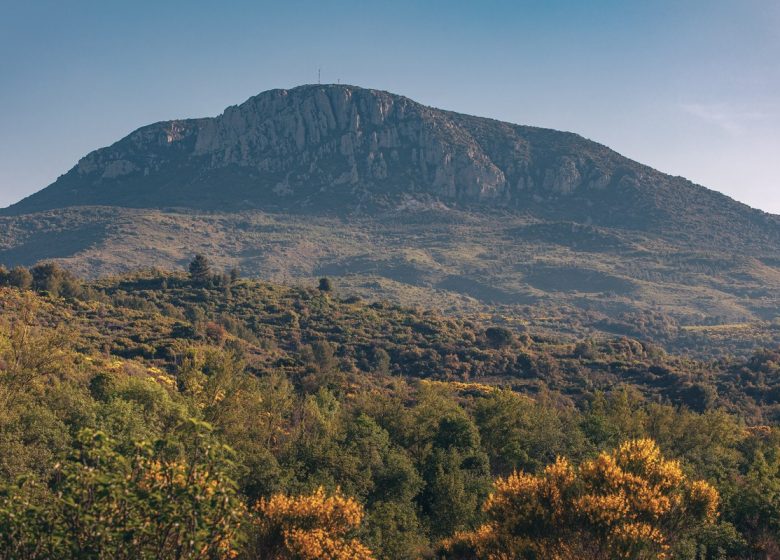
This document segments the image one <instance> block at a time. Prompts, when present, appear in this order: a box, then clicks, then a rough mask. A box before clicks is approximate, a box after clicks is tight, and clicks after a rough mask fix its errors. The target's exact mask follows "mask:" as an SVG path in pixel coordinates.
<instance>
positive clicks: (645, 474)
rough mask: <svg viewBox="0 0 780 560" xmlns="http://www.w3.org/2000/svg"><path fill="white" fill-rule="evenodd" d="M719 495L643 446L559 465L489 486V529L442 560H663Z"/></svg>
mask: <svg viewBox="0 0 780 560" xmlns="http://www.w3.org/2000/svg"><path fill="white" fill-rule="evenodd" d="M718 502H719V496H718V492H717V491H716V490H715V488H713V487H712V486H711V485H710V484H708V483H707V482H704V481H699V480H695V481H691V480H689V479H688V478H687V477H686V476H685V474H684V473H683V471H682V469H681V468H680V465H679V463H678V462H677V461H670V460H667V459H664V458H663V456H662V454H661V451H660V450H659V448H658V446H657V445H656V443H655V442H654V441H652V440H649V439H639V440H633V441H628V442H626V443H624V444H622V445H621V446H620V447H619V448H618V449H616V450H614V451H613V452H612V453H601V454H600V455H598V456H597V457H596V458H595V459H593V460H590V461H585V462H584V463H582V464H581V465H580V466H579V468H575V467H573V466H572V465H571V464H570V463H569V462H568V461H567V460H566V459H562V458H559V459H558V460H557V461H556V462H555V463H554V464H552V465H550V466H548V467H547V468H546V469H545V470H544V472H542V473H541V474H540V475H538V476H537V475H530V474H526V473H515V474H512V475H511V476H509V477H507V478H505V479H499V480H497V481H496V483H495V491H494V493H493V494H491V496H490V497H489V498H488V500H487V502H486V504H485V513H486V515H487V518H488V522H487V523H486V524H484V525H483V526H481V527H479V528H478V529H477V530H475V531H472V532H468V533H461V534H457V535H455V536H454V537H453V538H452V539H449V540H448V541H446V542H445V543H444V544H443V547H442V555H443V557H445V558H479V559H485V560H508V559H515V558H548V559H551V560H574V559H580V558H592V559H614V558H627V559H629V558H630V559H641V558H647V559H664V558H669V557H670V556H669V555H670V551H671V549H672V547H673V545H674V544H675V542H676V541H677V540H678V539H679V538H681V537H682V536H684V533H685V531H687V530H689V529H690V528H692V527H695V526H697V525H699V524H702V523H708V522H712V521H714V520H715V518H716V516H717V509H718Z"/></svg>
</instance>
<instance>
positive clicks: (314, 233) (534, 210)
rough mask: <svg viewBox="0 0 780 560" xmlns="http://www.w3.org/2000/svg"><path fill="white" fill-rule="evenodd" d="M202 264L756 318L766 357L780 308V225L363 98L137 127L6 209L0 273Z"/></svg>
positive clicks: (665, 329) (589, 154) (733, 205)
mask: <svg viewBox="0 0 780 560" xmlns="http://www.w3.org/2000/svg"><path fill="white" fill-rule="evenodd" d="M196 251H201V252H204V253H206V254H208V255H209V256H210V257H211V258H212V259H213V260H214V261H215V262H216V264H217V265H219V266H233V265H238V266H240V267H241V268H242V270H244V271H245V272H246V273H249V274H257V275H260V276H263V277H267V278H270V279H274V280H281V281H289V280H291V279H292V280H296V279H297V280H306V279H309V278H312V277H315V276H318V275H323V274H327V275H331V276H338V277H340V278H341V279H340V281H339V283H340V285H341V286H342V287H344V288H346V289H350V290H354V291H355V292H357V293H361V294H363V295H370V296H376V295H377V294H379V295H381V296H382V297H391V298H393V299H398V300H401V301H403V302H404V303H414V304H423V305H434V306H436V307H440V308H444V309H455V310H458V309H464V308H468V309H471V310H480V311H485V310H487V311H490V312H495V311H496V310H497V309H499V308H500V307H501V306H505V307H507V309H508V310H509V311H508V312H509V313H510V314H516V313H518V310H519V309H520V308H522V309H523V313H525V314H526V315H531V316H530V317H529V318H528V320H529V321H530V322H532V323H539V322H541V323H544V318H549V317H550V316H551V315H555V314H560V315H563V316H566V317H569V319H568V320H569V322H570V329H571V330H574V331H576V332H578V333H579V334H581V332H582V331H583V330H588V329H593V330H595V332H603V331H606V332H621V333H626V334H636V333H639V334H642V333H645V332H652V333H654V336H656V337H663V336H667V335H666V334H664V333H667V334H668V333H669V332H675V333H677V334H676V335H675V336H676V337H678V338H679V337H680V336H682V335H683V334H685V336H686V337H690V336H692V335H691V333H690V332H688V331H685V332H684V331H683V329H688V328H692V327H696V328H699V327H706V328H710V327H714V326H720V327H723V325H731V326H734V325H736V326H734V327H733V328H735V329H737V330H740V332H742V330H744V329H745V328H747V329H748V330H749V331H750V332H751V333H755V326H756V325H757V324H759V323H760V324H761V327H760V329H759V330H760V331H761V333H763V334H761V335H760V336H759V338H755V337H753V338H750V337H748V338H749V341H750V343H756V342H757V341H761V342H765V341H766V340H767V339H772V337H773V336H774V335H773V334H771V333H773V332H774V331H771V332H770V331H767V330H766V329H768V328H769V326H768V325H770V323H771V322H772V321H773V320H774V319H775V318H776V317H778V316H779V315H780V312H778V309H780V305H778V302H779V301H780V218H778V216H774V215H770V214H766V213H764V212H761V211H759V210H755V209H752V208H749V207H748V206H746V205H744V204H740V203H738V202H736V201H734V200H732V199H730V198H728V197H726V196H724V195H722V194H719V193H717V192H714V191H711V190H708V189H706V188H704V187H701V186H698V185H695V184H693V183H691V182H690V181H687V180H686V179H683V178H680V177H672V176H669V175H666V174H663V173H661V172H659V171H656V170H654V169H651V168H649V167H647V166H644V165H641V164H639V163H636V162H634V161H632V160H630V159H627V158H625V157H623V156H621V155H620V154H618V153H616V152H615V151H613V150H611V149H609V148H607V147H605V146H603V145H600V144H598V143H595V142H592V141H590V140H587V139H585V138H583V137H581V136H578V135H576V134H572V133H568V132H559V131H555V130H549V129H542V128H535V127H528V126H521V125H515V124H510V123H505V122H500V121H496V120H491V119H485V118H479V117H473V116H468V115H462V114H458V113H453V112H449V111H444V110H440V109H435V108H431V107H426V106H424V105H421V104H419V103H416V102H414V101H412V100H410V99H408V98H406V97H402V96H399V95H394V94H391V93H388V92H384V91H377V90H369V89H362V88H358V87H354V86H346V85H307V86H301V87H297V88H294V89H290V90H281V89H280V90H271V91H268V92H264V93H261V94H259V95H257V96H255V97H252V98H250V99H249V100H247V101H246V102H244V103H242V104H241V105H238V106H233V107H229V108H228V109H226V110H225V111H224V113H223V114H221V115H219V116H217V117H214V118H200V119H185V120H175V121H167V122H160V123H156V124H152V125H149V126H145V127H143V128H140V129H138V130H136V131H135V132H133V133H131V134H130V135H128V136H127V137H125V138H123V139H121V140H119V141H118V142H116V143H115V144H113V145H111V146H109V147H106V148H102V149H99V150H96V151H94V152H92V153H90V154H88V155H87V156H86V157H84V158H83V159H82V160H81V161H79V162H78V164H77V165H76V166H75V167H74V168H73V169H71V170H70V171H68V172H67V173H66V174H65V175H63V176H61V177H60V178H59V179H57V181H55V182H54V183H53V184H52V185H50V186H49V187H47V188H45V189H43V190H41V191H40V192H38V193H36V194H34V195H32V196H30V197H28V198H26V199H24V200H22V201H20V202H19V203H17V204H15V205H13V206H11V207H9V208H7V209H4V210H2V211H0V262H3V263H5V264H6V265H14V264H31V263H33V262H35V261H37V260H40V259H56V260H60V261H61V262H63V264H65V265H66V266H69V267H70V268H72V269H74V270H76V271H77V272H80V273H82V274H86V275H97V274H101V273H107V272H117V271H126V270H128V269H130V268H133V267H138V266H160V267H167V268H170V267H173V266H181V265H183V264H186V262H187V260H188V259H189V258H191V255H192V254H193V253H194V252H196ZM529 305H530V306H531V307H532V308H533V310H532V311H531V310H529V308H527V307H526V306H529ZM659 317H660V319H659ZM637 324H638V326H637ZM648 325H649V326H648ZM745 325H748V326H747V327H745ZM555 328H560V325H559V324H558V322H557V321H556V323H555ZM731 328H732V327H729V329H731ZM634 331H636V332H634ZM696 332H699V331H696ZM767 333H769V334H767ZM752 336H753V335H752V334H751V337H752ZM767 337H768V338H767ZM692 344H693V343H692ZM746 344H747V343H746ZM694 345H695V344H694Z"/></svg>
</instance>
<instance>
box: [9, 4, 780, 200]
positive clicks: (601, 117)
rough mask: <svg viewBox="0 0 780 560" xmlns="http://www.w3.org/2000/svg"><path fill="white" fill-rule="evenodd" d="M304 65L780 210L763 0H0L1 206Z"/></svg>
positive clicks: (291, 76)
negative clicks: (563, 134) (562, 135)
mask: <svg viewBox="0 0 780 560" xmlns="http://www.w3.org/2000/svg"><path fill="white" fill-rule="evenodd" d="M317 68H322V79H323V82H336V81H337V80H341V82H342V83H350V84H355V85H360V86H364V87H372V88H380V89H386V90H390V91H393V92H395V93H400V94H404V95H407V96H409V97H412V98H413V99H416V100H418V101H420V102H423V103H425V104H428V105H434V106H437V107H442V108H445V109H451V110H456V111H461V112H465V113H471V114H476V115H482V116H490V117H494V118H498V119H502V120H507V121H512V122H517V123H522V124H532V125H538V126H545V127H550V128H557V129H562V130H570V131H574V132H578V133H580V134H582V135H584V136H586V137H588V138H591V139H594V140H597V141H599V142H602V143H604V144H607V145H609V146H610V147H612V148H614V149H615V150H617V151H618V152H620V153H622V154H624V155H626V156H629V157H631V158H633V159H636V160H639V161H641V162H643V163H647V164H649V165H652V166H653V167H656V168H658V169H660V170H662V171H665V172H668V173H672V174H675V175H683V176H685V177H688V178H690V179H691V180H694V181H696V182H698V183H701V184H703V185H705V186H708V187H711V188H714V189H717V190H720V191H722V192H724V193H726V194H729V195H730V196H732V197H734V198H736V199H738V200H741V201H744V202H747V203H749V204H751V205H753V206H757V207H760V208H762V209H764V210H767V211H772V212H776V213H780V182H779V181H778V177H779V176H780V2H779V1H778V0H731V1H726V0H675V1H671V0H669V1H666V0H652V1H650V0H615V1H612V0H588V1H584V0H582V1H580V0H569V1H562V0H561V1H556V0H537V1H533V2H530V1H521V0H507V1H498V0H479V1H473V2H459V1H457V0H447V1H438V0H417V1H406V0H393V1H387V0H386V1H382V2H374V1H371V0H360V1H354V2H352V1H327V0H319V1H311V2H306V1H295V0H285V1H279V2H263V1H248V0H247V1H232V2H231V1H227V0H226V1H220V2H217V1H211V2H202V1H198V0H186V1H176V0H154V1H144V0H133V1H125V2H120V1H109V0H92V1H86V0H68V1H62V0H53V1H36V0H19V1H17V0H0V206H6V205H8V204H11V203H12V202H15V201H16V200H19V199H20V198H22V197H23V196H25V195H28V194H30V193H32V192H34V191H36V190H39V189H40V188H42V187H44V186H46V185H48V184H49V183H51V182H52V181H53V180H54V179H56V177H57V176H58V175H60V174H62V173H64V172H66V171H67V170H68V169H69V168H70V167H72V166H73V165H74V164H75V163H76V161H77V160H78V159H79V158H80V157H81V156H83V155H85V154H86V153H87V152H89V151H91V150H93V149H95V148H99V147H101V146H104V145H107V144H110V143H112V142H114V141H115V140H118V139H119V138H120V137H122V136H124V135H126V134H127V133H129V132H131V131H132V130H134V129H136V128H138V127H139V126H142V125H144V124H148V123H150V122H154V121H158V120H167V119H171V118H183V117H201V116H213V115H217V114H219V113H220V112H221V111H222V110H223V109H224V108H225V107H226V106H228V105H233V104H236V103H240V102H242V101H244V100H245V99H246V98H248V97H250V96H251V95H254V94H256V93H259V92H261V91H264V90H267V89H271V88H277V87H292V86H296V85H300V84H303V83H311V82H316V79H317Z"/></svg>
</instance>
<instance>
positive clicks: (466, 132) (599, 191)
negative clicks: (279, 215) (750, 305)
mask: <svg viewBox="0 0 780 560" xmlns="http://www.w3.org/2000/svg"><path fill="white" fill-rule="evenodd" d="M409 197H414V198H418V199H421V200H435V201H437V202H439V203H443V204H457V205H460V206H463V205H465V206H469V205H480V206H484V205H488V206H491V207H494V208H499V209H502V210H513V211H516V210H519V211H522V212H526V213H530V214H532V215H535V216H538V217H541V218H544V219H550V218H552V219H556V220H571V221H578V222H585V223H594V224H600V225H606V226H619V227H627V228H631V229H644V230H659V229H660V228H667V229H668V228H671V229H673V230H680V231H685V232H689V233H690V232H693V234H694V235H702V236H707V235H709V233H708V232H707V231H706V230H707V228H708V227H709V226H708V224H709V223H711V222H713V221H714V222H716V223H717V222H720V223H721V224H722V225H723V226H724V227H725V226H726V225H728V224H730V225H729V227H732V228H734V227H736V230H735V233H737V234H740V235H743V234H744V235H747V234H751V235H755V234H757V235H759V236H760V237H763V238H765V239H771V240H777V239H778V237H779V236H778V231H779V230H778V226H777V221H776V220H775V218H774V217H768V216H766V215H764V214H762V213H760V212H757V211H754V210H751V209H749V208H748V207H746V206H744V205H741V204H738V203H736V202H734V201H732V200H730V199H728V198H726V197H724V196H722V195H719V194H717V193H714V192H712V191H709V190H707V189H704V188H703V187H699V186H696V185H693V184H691V183H690V182H688V181H686V180H684V179H682V178H678V177H670V176H668V175H664V174H662V173H659V172H657V171H655V170H653V169H650V168H648V167H645V166H642V165H640V164H638V163H636V162H633V161H631V160H629V159H627V158H624V157H622V156H620V155H619V154H617V153H616V152H614V151H612V150H610V149H608V148H606V147H605V146H602V145H600V144H597V143H595V142H591V141H589V140H586V139H584V138H582V137H580V136H578V135H576V134H571V133H566V132H558V131H554V130H547V129H540V128H533V127H526V126H520V125H514V124H509V123H503V122H499V121H495V120H490V119H484V118H479V117H471V116H467V115H461V114H457V113H452V112H448V111H443V110H439V109H434V108H431V107H426V106H423V105H421V104H419V103H416V102H414V101H412V100H410V99H408V98H406V97H402V96H399V95H394V94H390V93H387V92H383V91H376V90H367V89H362V88H358V87H354V86H341V85H338V86H336V85H311V86H301V87H298V88H294V89H291V90H271V91H267V92H265V93H261V94H259V95H257V96H255V97H252V98H250V99H249V100H247V101H246V102H245V103H242V104H241V105H238V106H233V107H229V108H228V109H227V110H225V112H224V113H223V114H222V115H220V116H218V117H215V118H205V119H192V120H179V121H168V122H161V123H156V124H153V125H149V126H146V127H143V128H141V129H139V130H137V131H135V132H133V133H132V134H130V135H129V136H127V137H126V138H124V139H122V140H120V141H119V142H117V143H115V144H114V145H112V146H110V147H107V148H103V149H100V150H97V151H95V152H92V153H91V154H89V155H87V156H86V157H85V158H83V159H82V160H81V161H80V162H79V163H78V165H76V166H75V167H74V168H73V169H72V170H71V171H69V172H68V173H67V174H65V175H63V176H62V177H60V178H59V179H58V180H57V181H56V182H55V183H54V184H52V185H51V186H49V187H48V188H46V189H44V190H42V191H41V192H39V193H37V194H35V195H33V196H31V197H29V198H28V199H25V200H24V201H22V202H20V203H19V204H17V205H14V206H13V207H11V208H9V209H7V210H5V211H4V213H6V214H20V213H29V212H32V211H40V210H49V209H55V208H62V207H70V206H82V205H108V206H124V207H140V208H143V207H147V208H166V207H190V208H200V209H210V210H211V209H220V210H237V209H251V208H259V209H266V210H305V211H309V212H311V211H322V210H325V211H327V210H356V209H360V210H364V211H371V209H378V208H379V209H381V208H388V207H389V208H393V207H397V205H398V202H399V200H401V199H408V198H409ZM691 209H695V211H694V212H693V215H692V214H691ZM697 232H698V233H697Z"/></svg>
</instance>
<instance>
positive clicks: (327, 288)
mask: <svg viewBox="0 0 780 560" xmlns="http://www.w3.org/2000/svg"><path fill="white" fill-rule="evenodd" d="M317 287H318V288H319V290H320V291H321V292H332V291H333V282H332V281H331V279H330V278H320V282H319V285H318V286H317Z"/></svg>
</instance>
